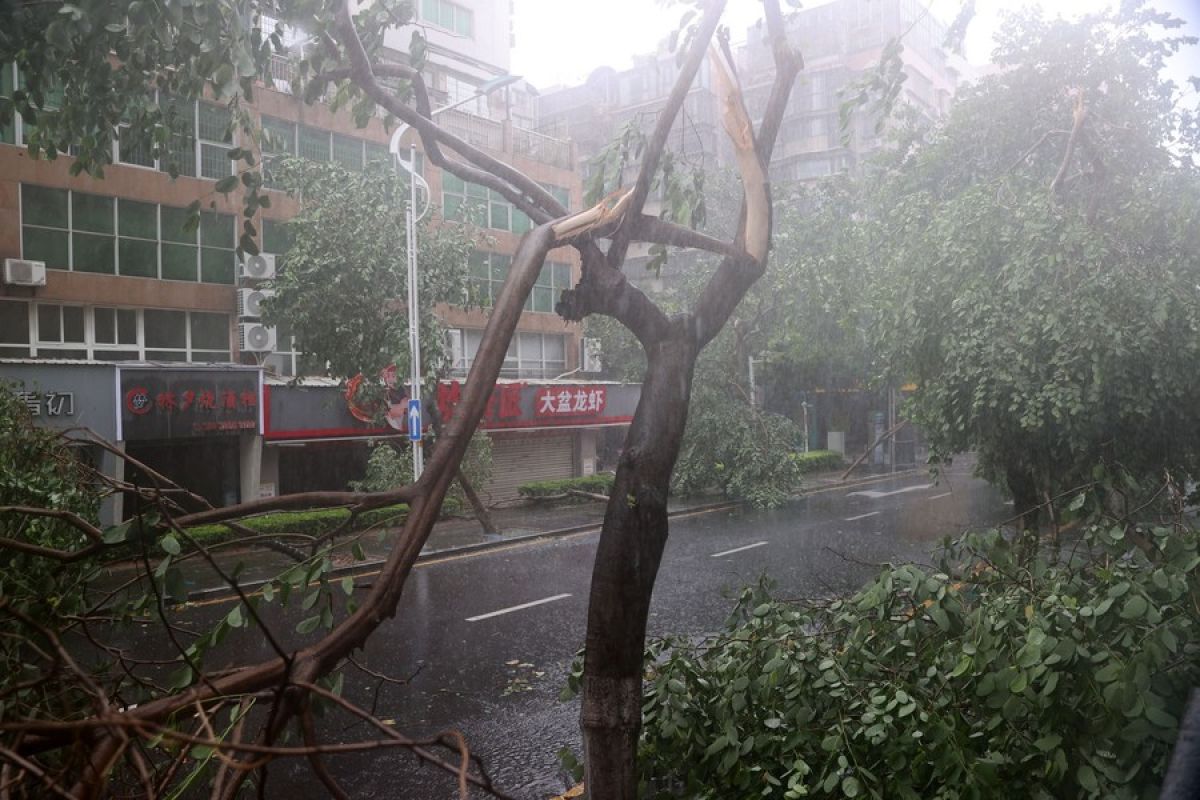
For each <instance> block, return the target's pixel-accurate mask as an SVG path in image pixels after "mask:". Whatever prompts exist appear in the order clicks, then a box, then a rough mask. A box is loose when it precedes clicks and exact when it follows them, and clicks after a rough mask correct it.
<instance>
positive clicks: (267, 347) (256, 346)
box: [241, 322, 275, 353]
mask: <svg viewBox="0 0 1200 800" xmlns="http://www.w3.org/2000/svg"><path fill="white" fill-rule="evenodd" d="M241 345H242V347H241V350H242V352H243V353H270V352H273V351H274V350H275V329H274V328H273V327H270V326H268V325H261V324H259V323H257V322H243V323H242V324H241Z"/></svg>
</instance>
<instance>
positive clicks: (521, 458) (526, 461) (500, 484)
mask: <svg viewBox="0 0 1200 800" xmlns="http://www.w3.org/2000/svg"><path fill="white" fill-rule="evenodd" d="M574 475H575V435H574V434H571V433H568V434H555V435H553V436H495V437H493V438H492V480H491V482H490V483H488V485H487V488H486V491H485V496H484V498H483V499H484V502H485V503H500V502H503V501H505V500H511V499H513V498H514V497H517V496H518V494H517V487H518V486H520V485H521V484H523V483H529V482H530V481H548V480H553V479H556V478H571V477H574Z"/></svg>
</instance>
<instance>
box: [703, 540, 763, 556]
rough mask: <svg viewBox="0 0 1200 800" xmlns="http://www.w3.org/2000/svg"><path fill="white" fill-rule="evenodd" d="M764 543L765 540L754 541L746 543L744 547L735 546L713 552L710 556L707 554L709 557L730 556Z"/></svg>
mask: <svg viewBox="0 0 1200 800" xmlns="http://www.w3.org/2000/svg"><path fill="white" fill-rule="evenodd" d="M764 544H766V542H755V543H754V544H748V545H746V546H744V547H735V548H733V549H732V550H722V551H721V552H720V553H713V554H712V555H711V556H709V558H720V557H721V556H731V555H733V554H734V553H740V552H742V551H743V550H752V549H754V548H755V547H762V546H763V545H764Z"/></svg>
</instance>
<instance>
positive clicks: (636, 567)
mask: <svg viewBox="0 0 1200 800" xmlns="http://www.w3.org/2000/svg"><path fill="white" fill-rule="evenodd" d="M697 353H698V349H697V348H696V347H695V346H694V345H693V344H692V342H691V341H690V338H689V337H687V336H686V335H676V336H673V337H672V338H670V339H668V340H667V341H664V342H662V343H661V344H659V345H657V346H656V347H655V348H653V349H652V350H651V351H649V352H648V353H647V369H646V374H645V377H644V383H643V385H642V396H641V399H640V400H639V402H638V407H637V412H636V413H635V415H634V418H633V424H632V425H631V426H630V429H629V434H628V435H627V437H626V439H625V449H624V451H623V452H622V454H621V460H620V463H619V464H618V467H617V475H616V479H615V481H614V483H613V490H612V494H611V495H610V496H609V500H608V508H607V511H606V513H605V515H604V525H603V528H602V533H601V536H600V545H599V548H598V550H597V553H596V562H595V566H594V568H593V572H592V588H591V595H590V597H589V601H588V634H587V645H586V650H585V655H584V658H585V675H586V679H585V680H584V684H583V710H582V726H583V734H584V751H585V754H586V764H587V780H586V784H587V786H588V793H589V795H590V796H592V797H597V798H604V800H618V799H619V800H635V798H636V797H637V770H636V766H637V743H638V735H639V733H640V731H641V723H642V659H643V651H644V648H645V641H646V620H647V617H648V615H649V613H650V598H651V593H652V591H653V589H654V581H655V578H656V576H657V575H658V567H659V563H660V562H661V560H662V554H663V549H664V548H665V547H666V544H667V533H668V531H667V495H668V491H669V489H670V483H671V471H672V469H673V468H674V466H675V459H676V457H677V456H678V454H679V445H680V442H681V440H682V438H683V430H684V427H685V425H686V423H687V408H688V397H689V395H690V392H691V385H692V372H693V368H694V367H695V363H696V354H697ZM614 594H615V595H617V597H614ZM592 787H596V788H592Z"/></svg>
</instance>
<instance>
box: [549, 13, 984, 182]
mask: <svg viewBox="0 0 1200 800" xmlns="http://www.w3.org/2000/svg"><path fill="white" fill-rule="evenodd" d="M760 24H761V23H760ZM787 26H788V35H789V37H790V38H791V39H792V41H793V43H794V44H795V45H796V47H797V48H798V49H799V51H800V52H801V54H802V55H803V57H804V70H803V72H801V74H800V77H799V78H798V80H797V81H796V85H795V88H794V89H793V93H792V97H791V100H790V102H789V104H788V111H787V116H786V117H785V118H784V121H783V125H782V127H781V130H780V139H779V142H778V143H777V144H776V147H775V152H774V154H773V157H772V161H771V172H772V177H773V178H774V179H775V180H805V179H811V178H817V177H821V176H825V175H830V174H833V173H835V172H839V171H843V170H847V169H851V168H853V167H855V166H856V165H857V164H858V163H859V161H860V160H861V159H862V157H863V156H865V155H867V154H869V153H870V152H872V151H873V150H875V149H877V148H879V147H880V146H882V140H881V138H880V137H879V135H878V134H877V133H876V132H875V123H876V120H875V119H873V118H871V117H870V115H869V114H866V113H862V112H860V113H858V114H857V115H856V117H855V119H854V122H853V124H852V126H851V128H850V130H849V131H847V134H848V141H843V137H842V132H841V129H840V123H839V119H838V110H839V106H840V104H841V101H842V100H841V97H840V96H839V92H840V91H841V90H842V89H844V88H846V87H848V86H850V85H851V84H852V83H853V82H854V81H855V80H857V79H858V78H860V77H862V76H863V75H864V74H865V73H866V72H867V71H869V70H871V69H872V68H874V66H875V65H876V64H878V63H879V60H880V57H881V55H882V54H883V48H884V46H885V45H886V43H887V42H888V40H889V39H891V38H893V37H897V36H898V37H901V41H902V43H903V45H904V49H903V53H902V56H901V58H902V60H903V63H904V71H905V73H906V74H907V76H908V78H907V81H906V82H905V84H904V87H903V90H902V94H901V98H902V101H903V102H906V103H908V104H909V105H911V106H913V107H914V108H916V109H917V110H918V111H919V112H920V113H923V114H925V115H927V116H929V117H931V118H932V117H936V116H937V115H939V114H941V113H942V112H943V111H944V110H945V109H946V106H947V104H948V103H949V101H950V98H951V97H952V96H953V94H954V90H955V87H956V85H957V83H958V81H959V79H960V77H961V74H962V70H963V69H964V67H965V63H964V62H962V60H961V59H958V58H957V57H955V56H953V55H951V54H948V53H947V52H945V51H944V50H943V49H942V44H943V41H944V39H945V35H946V29H945V26H943V25H942V24H941V23H940V22H939V21H938V20H937V19H936V18H935V17H934V16H932V15H931V14H930V12H929V9H928V8H927V7H926V6H924V5H922V4H921V2H920V0H832V2H828V3H824V4H819V5H813V6H811V7H806V8H804V9H803V10H800V11H797V12H794V13H792V14H790V15H789V16H788V19H787ZM737 61H738V71H739V74H740V77H741V81H742V84H743V87H744V90H745V95H746V101H747V106H748V108H749V111H750V114H751V116H752V117H755V118H757V117H759V116H761V114H762V112H763V110H764V107H765V104H766V100H767V92H768V91H769V89H770V83H771V73H772V71H773V69H774V67H773V62H772V58H771V52H770V48H769V46H768V45H767V43H766V42H765V41H764V37H763V32H762V29H761V28H760V27H758V26H757V25H756V26H755V27H752V28H751V29H749V30H748V31H747V32H746V38H745V44H744V45H742V46H741V47H740V48H739V50H738V53H737ZM676 74H677V68H676V62H675V57H674V55H673V54H671V53H668V52H667V51H666V48H665V46H664V47H660V50H659V52H657V53H655V54H653V55H650V56H644V57H640V58H637V59H635V61H634V64H633V66H632V67H630V68H629V69H626V70H622V71H619V72H618V71H615V70H612V69H610V68H607V67H605V68H600V69H597V70H595V71H594V72H593V73H592V74H591V75H590V76H589V77H588V79H587V81H585V82H584V83H583V84H582V85H580V86H575V87H569V88H557V89H551V90H548V91H547V92H546V93H545V94H543V95H542V96H541V97H540V98H539V100H538V107H539V111H540V120H539V121H540V124H541V125H542V129H543V130H547V131H551V132H553V133H554V134H555V135H559V136H567V137H570V138H571V139H572V140H573V141H574V142H575V144H576V146H577V148H578V150H579V157H580V159H581V162H582V163H583V164H584V165H585V166H584V169H586V168H587V167H586V163H587V161H588V160H589V159H590V158H591V157H593V156H594V155H595V154H596V153H597V152H599V150H600V149H601V148H602V147H603V146H604V145H605V144H607V143H608V142H609V141H611V140H612V138H613V137H614V136H615V135H616V134H617V132H618V131H619V130H620V129H621V128H622V126H623V125H625V124H626V123H627V122H628V121H629V120H634V121H636V122H637V124H638V125H639V126H640V127H641V129H642V130H644V131H649V130H650V128H651V127H652V126H653V124H654V123H655V122H656V121H657V114H658V111H659V110H660V109H661V108H662V106H663V104H664V103H665V102H666V98H667V95H668V94H669V93H670V91H671V87H672V85H673V81H674V79H675V76H676ZM717 110H718V106H717V99H716V96H715V95H714V93H713V89H712V84H711V81H710V80H709V79H708V72H707V64H706V65H705V66H704V67H703V68H702V69H701V72H700V74H699V76H698V79H697V81H696V83H695V86H694V87H693V88H692V90H691V93H690V94H689V96H688V100H687V102H686V104H685V106H684V109H683V113H682V114H681V115H680V118H679V121H678V122H677V123H676V130H674V131H673V133H672V138H671V140H670V147H671V148H672V149H673V150H675V151H676V152H678V153H680V154H682V155H684V156H696V154H698V153H701V152H702V153H704V154H705V155H704V159H703V162H702V163H703V164H704V165H705V166H712V165H722V164H726V163H728V162H729V158H730V153H729V150H728V147H727V145H726V143H725V141H724V136H723V134H722V133H721V132H720V130H719V116H718V113H717ZM696 158H697V160H698V156H696Z"/></svg>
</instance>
